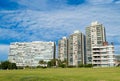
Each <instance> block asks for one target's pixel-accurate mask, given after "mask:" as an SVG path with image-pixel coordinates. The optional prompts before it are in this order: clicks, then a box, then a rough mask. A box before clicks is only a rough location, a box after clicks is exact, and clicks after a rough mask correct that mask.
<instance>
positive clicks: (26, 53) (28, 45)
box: [8, 41, 55, 66]
mask: <svg viewBox="0 0 120 81" xmlns="http://www.w3.org/2000/svg"><path fill="white" fill-rule="evenodd" d="M54 58H55V43H54V42H42V41H33V42H15V43H11V44H10V50H9V56H8V60H9V61H10V62H13V63H16V65H17V66H38V65H39V61H41V60H44V61H46V62H48V61H50V60H51V59H54Z"/></svg>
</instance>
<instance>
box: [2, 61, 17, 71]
mask: <svg viewBox="0 0 120 81" xmlns="http://www.w3.org/2000/svg"><path fill="white" fill-rule="evenodd" d="M0 69H3V70H6V69H17V66H16V64H15V63H11V62H9V61H4V62H1V63H0Z"/></svg>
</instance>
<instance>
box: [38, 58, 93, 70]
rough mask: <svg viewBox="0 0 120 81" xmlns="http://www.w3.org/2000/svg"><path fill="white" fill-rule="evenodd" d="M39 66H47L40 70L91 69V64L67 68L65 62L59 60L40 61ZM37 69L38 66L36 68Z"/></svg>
mask: <svg viewBox="0 0 120 81" xmlns="http://www.w3.org/2000/svg"><path fill="white" fill-rule="evenodd" d="M39 64H41V65H47V66H42V68H47V67H48V68H52V67H61V68H76V67H78V68H82V67H85V68H91V67H93V65H92V64H79V65H78V66H69V65H68V62H67V60H64V61H61V60H57V59H53V60H51V61H49V62H47V63H46V62H44V61H40V62H39ZM38 67H39V66H38Z"/></svg>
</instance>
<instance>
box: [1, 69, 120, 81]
mask: <svg viewBox="0 0 120 81" xmlns="http://www.w3.org/2000/svg"><path fill="white" fill-rule="evenodd" d="M0 81H120V68H47V69H24V70H0Z"/></svg>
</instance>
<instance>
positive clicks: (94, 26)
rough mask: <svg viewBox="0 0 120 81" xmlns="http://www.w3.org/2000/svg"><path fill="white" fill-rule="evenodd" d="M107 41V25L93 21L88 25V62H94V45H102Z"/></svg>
mask: <svg viewBox="0 0 120 81" xmlns="http://www.w3.org/2000/svg"><path fill="white" fill-rule="evenodd" d="M103 42H106V34H105V27H104V26H103V25H102V24H100V23H99V22H97V21H95V22H92V23H91V25H90V26H88V27H86V62H87V64H92V47H94V46H102V45H103Z"/></svg>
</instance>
